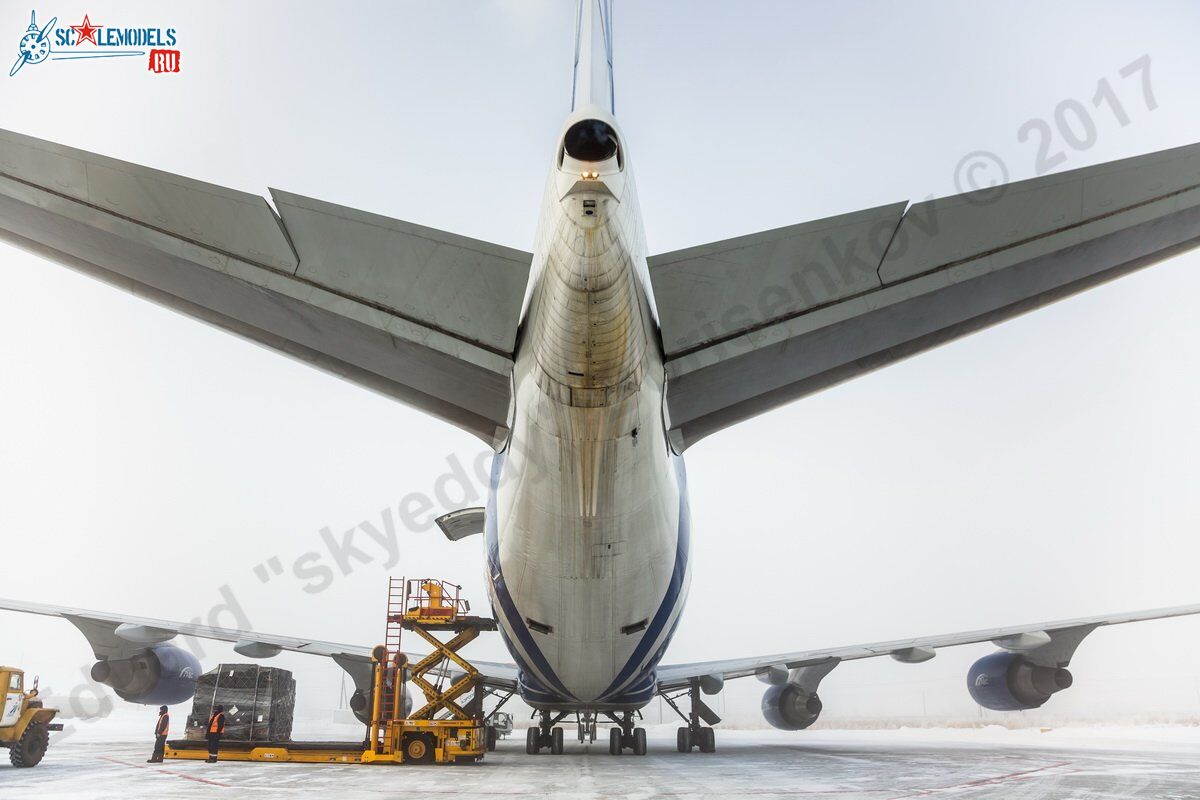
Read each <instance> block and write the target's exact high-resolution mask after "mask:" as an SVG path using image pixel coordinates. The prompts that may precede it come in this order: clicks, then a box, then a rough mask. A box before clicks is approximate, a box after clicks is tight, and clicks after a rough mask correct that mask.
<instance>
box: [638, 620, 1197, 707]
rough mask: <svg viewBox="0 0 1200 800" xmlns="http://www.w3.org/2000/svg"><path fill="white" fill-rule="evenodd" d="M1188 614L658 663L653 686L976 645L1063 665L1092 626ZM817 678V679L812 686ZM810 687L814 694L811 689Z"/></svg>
mask: <svg viewBox="0 0 1200 800" xmlns="http://www.w3.org/2000/svg"><path fill="white" fill-rule="evenodd" d="M1191 614H1200V604H1198V605H1190V606H1176V607H1174V608H1158V609H1154V610H1151V611H1134V612H1131V613H1126V614H1108V615H1104V616H1098V617H1082V618H1080V619H1067V620H1058V621H1056V622H1041V623H1035V624H1031V625H1013V626H1010V627H1007V628H987V629H984V630H978V631H966V632H964V633H950V634H943V635H940V636H918V637H915V638H912V639H897V640H895V641H891V642H875V643H873V644H859V645H852V646H849V647H831V648H828V649H824V650H802V651H799V652H795V653H778V654H775V655H766V656H757V657H752V658H735V659H727V660H724V661H700V662H696V663H693V664H673V665H663V666H659V668H658V671H657V674H658V685H659V688H660V690H663V691H672V690H675V689H682V688H684V687H686V686H688V685H689V684H690V683H691V681H693V680H701V681H704V682H706V683H708V684H709V685H710V686H714V687H715V686H719V685H720V683H721V682H723V681H724V680H729V679H733V678H744V677H747V676H750V675H757V676H759V677H760V678H761V679H762V680H763V681H764V682H767V683H776V684H782V683H785V682H787V681H788V680H792V681H797V680H802V679H803V677H804V670H806V669H808V670H810V671H812V672H816V673H818V674H819V676H820V677H824V675H825V674H827V673H828V671H829V670H832V669H833V667H835V666H837V665H838V664H839V663H841V662H842V661H853V660H856V659H860V658H875V657H877V656H891V657H892V658H894V659H895V660H897V661H900V662H904V663H920V662H922V661H928V660H929V659H931V658H933V657H934V655H935V654H936V652H937V650H938V649H939V648H942V647H954V646H957V645H963V644H978V643H980V642H992V643H993V644H995V645H996V646H997V647H999V648H1001V649H1003V650H1009V651H1012V652H1020V653H1023V654H1024V656H1025V657H1026V658H1027V659H1028V660H1030V661H1031V662H1032V663H1034V664H1037V665H1039V666H1047V667H1065V666H1067V665H1068V664H1069V663H1070V661H1071V657H1072V656H1073V655H1074V653H1075V648H1076V647H1078V646H1079V643H1080V642H1081V641H1082V640H1083V638H1084V637H1085V636H1087V635H1088V634H1089V633H1091V632H1092V631H1093V630H1095V629H1096V628H1099V627H1103V626H1105V625H1122V624H1125V623H1127V622H1142V621H1144V620H1151V619H1166V618H1168V617H1183V616H1188V615H1191ZM820 677H818V678H817V680H818V682H819V680H820ZM813 688H814V690H815V686H814V687H813Z"/></svg>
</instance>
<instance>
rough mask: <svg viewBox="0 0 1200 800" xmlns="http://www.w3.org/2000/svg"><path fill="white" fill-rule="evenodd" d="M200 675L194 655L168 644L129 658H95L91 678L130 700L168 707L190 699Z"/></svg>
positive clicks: (139, 652)
mask: <svg viewBox="0 0 1200 800" xmlns="http://www.w3.org/2000/svg"><path fill="white" fill-rule="evenodd" d="M199 677H200V662H199V661H198V660H197V659H196V657H195V656H194V655H192V654H191V653H189V652H187V651H186V650H180V649H179V648H178V647H172V646H171V645H168V644H160V645H155V646H153V647H148V648H146V649H145V650H140V651H138V652H137V653H135V654H133V655H132V656H130V657H129V658H124V659H109V660H107V661H97V662H96V663H95V664H93V665H92V680H94V681H96V682H97V683H103V684H104V685H105V686H110V687H112V690H113V691H115V692H116V693H117V696H118V697H120V698H121V699H122V700H125V701H127V702H130V703H141V704H142V705H147V706H170V705H175V704H176V703H183V702H185V701H187V700H191V699H192V696H193V695H194V694H195V693H196V679H197V678H199Z"/></svg>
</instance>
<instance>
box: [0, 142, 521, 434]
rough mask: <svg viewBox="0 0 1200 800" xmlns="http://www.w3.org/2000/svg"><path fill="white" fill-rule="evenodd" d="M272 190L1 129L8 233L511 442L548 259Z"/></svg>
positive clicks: (2, 215)
mask: <svg viewBox="0 0 1200 800" xmlns="http://www.w3.org/2000/svg"><path fill="white" fill-rule="evenodd" d="M271 195H272V198H273V199H274V202H275V209H272V207H271V206H270V205H269V204H268V203H267V201H266V200H265V199H264V198H262V197H259V196H257V195H250V194H246V193H244V192H238V191H234V190H232V189H225V188H222V187H220V186H214V185H212V184H207V183H201V182H200V181H195V180H191V179H189V178H184V177H181V176H178V175H172V174H170V173H166V172H160V171H158V170H154V169H149V168H147V167H141V166H138V165H136V164H129V163H126V162H123V161H117V160H116V159H112V158H106V157H104V156H101V155H97V154H95V153H88V152H85V151H83V150H76V149H73V148H70V147H64V146H62V145H58V144H54V143H51V142H46V141H42V140H40V139H34V138H31V137H28V136H22V135H21V134H17V133H11V132H8V131H0V238H2V239H4V240H5V241H8V242H9V243H12V244H15V245H17V246H19V247H22V248H24V249H26V250H29V251H30V252H33V253H35V254H37V255H40V256H43V257H45V258H49V259H52V260H54V261H58V262H60V263H62V264H64V265H66V266H69V267H72V268H74V269H77V270H79V271H81V272H84V273H87V274H89V275H92V276H93V277H96V278H99V279H100V280H103V281H105V282H107V283H110V284H113V285H115V286H117V287H119V288H122V289H125V290H127V291H129V292H132V293H133V294H136V295H139V296H141V297H144V298H146V299H148V300H151V301H153V302H156V303H159V304H161V305H165V306H167V307H169V308H171V309H174V310H176V311H179V312H181V313H184V314H187V315H188V316H191V317H194V318H196V319H200V320H202V321H204V322H207V323H209V324H211V325H215V326H216V327H218V328H221V329H223V330H226V331H229V332H231V333H234V334H237V335H239V336H242V337H245V338H247V339H250V340H252V341H255V342H257V343H259V344H262V345H265V346H267V347H271V348H273V349H275V350H278V351H280V352H282V353H285V354H287V355H289V356H291V357H293V358H296V359H298V360H300V361H303V362H305V363H307V364H310V365H312V366H315V367H318V368H320V369H322V370H325V371H327V372H331V373H334V374H336V375H339V376H341V377H343V378H345V379H347V380H350V381H352V382H354V383H357V384H359V385H362V386H365V387H367V388H370V389H373V390H375V391H378V392H381V393H383V394H386V395H389V396H391V397H394V398H396V399H398V400H400V401H402V402H405V403H407V404H409V405H412V406H415V407H416V408H419V409H421V410H423V411H426V412H428V413H430V414H433V415H434V416H437V417H440V418H441V419H443V420H446V421H448V422H450V423H452V424H454V425H457V426H458V427H460V428H463V429H464V430H467V431H470V432H471V433H473V434H475V435H476V436H478V437H480V438H481V439H483V440H484V441H485V442H487V443H488V444H489V445H491V444H495V443H497V442H498V441H499V440H502V439H503V438H504V436H505V435H506V433H507V426H508V406H509V394H510V371H511V366H512V353H513V349H514V347H515V342H516V334H517V323H518V321H519V319H520V312H521V306H522V303H523V301H524V294H525V285H526V280H527V277H528V272H529V265H530V261H531V259H532V256H531V255H530V254H528V253H523V252H520V251H518V250H512V249H510V248H507V247H501V246H499V245H494V244H489V243H487V242H481V241H477V240H474V239H468V238H465V237H462V236H456V235H454V234H451V233H446V232H444V231H439V230H434V229H432V228H425V227H422V226H419V225H413V224H411V223H408V222H402V221H399V220H394V219H388V218H387V217H382V216H379V215H376V214H369V213H367V212H364V211H356V210H354V209H350V208H344V207H341V206H336V205H333V204H331V203H325V202H321V201H319V200H313V199H311V198H307V197H301V196H300V195H296V194H290V193H288V192H282V191H278V190H275V189H272V190H271ZM276 211H278V213H276Z"/></svg>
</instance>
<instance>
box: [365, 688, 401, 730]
mask: <svg viewBox="0 0 1200 800" xmlns="http://www.w3.org/2000/svg"><path fill="white" fill-rule="evenodd" d="M412 707H413V699H412V691H411V690H409V689H407V688H406V689H405V691H404V714H403V716H405V717H407V716H408V715H409V714H411V713H412ZM350 710H351V711H353V712H354V716H355V717H357V718H358V721H359V722H361V723H362V724H363V725H370V724H371V697H370V695H368V694H367V693H366V692H364V691H363V690H362V689H355V690H354V694H352V695H350Z"/></svg>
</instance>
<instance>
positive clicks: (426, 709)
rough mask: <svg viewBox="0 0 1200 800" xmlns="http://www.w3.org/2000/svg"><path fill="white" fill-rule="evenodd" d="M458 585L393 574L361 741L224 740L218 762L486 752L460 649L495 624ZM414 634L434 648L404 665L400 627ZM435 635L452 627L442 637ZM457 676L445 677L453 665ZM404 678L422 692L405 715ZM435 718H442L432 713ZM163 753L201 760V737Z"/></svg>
mask: <svg viewBox="0 0 1200 800" xmlns="http://www.w3.org/2000/svg"><path fill="white" fill-rule="evenodd" d="M461 592H462V587H461V586H458V585H456V584H452V583H448V582H446V581H441V580H435V579H431V578H419V579H418V578H410V579H404V578H401V579H399V580H397V579H395V578H393V579H391V580H389V582H388V618H387V634H386V637H385V643H384V644H381V645H378V646H377V647H375V649H374V650H373V651H372V652H371V660H372V662H373V665H374V670H375V676H374V682H373V691H372V705H371V709H372V712H371V720H372V721H371V726H370V733H369V735H368V738H367V741H366V743H365V745H366V746H365V747H364V743H349V742H278V743H275V742H244V741H222V742H221V748H220V751H221V753H220V760H222V761H283V762H307V763H322V764H375V763H378V764H402V763H418V764H428V763H438V764H446V763H453V762H470V761H480V760H482V759H483V756H484V753H486V752H487V749H488V747H487V730H486V727H485V724H484V721H483V719H481V718H480V717H479V716H478V715H477V714H472V713H470V712H468V711H467V710H466V709H465V708H463V706H462V704H461V703H460V702H459V699H460V698H462V697H464V696H465V695H466V694H467V693H468V692H471V691H473V690H474V689H475V688H476V687H477V686H478V685H479V680H480V675H479V671H478V670H477V669H475V667H474V666H472V665H471V663H470V662H469V661H467V660H466V659H464V658H463V657H462V656H461V655H459V653H458V651H459V650H461V649H462V648H463V647H465V646H466V645H467V644H468V643H470V642H471V641H472V640H474V639H475V638H476V637H477V636H479V633H480V632H481V631H485V630H495V629H496V621H495V620H494V619H490V618H488V617H477V616H472V615H471V614H470V610H471V606H470V603H468V602H467V601H466V600H464V599H463V598H462V597H461ZM402 630H410V631H414V632H416V633H417V634H418V635H420V636H421V638H422V639H424V640H425V641H426V642H428V643H429V644H430V645H431V646H432V647H433V652H432V653H430V654H429V655H427V656H425V657H424V658H422V659H421V660H420V661H418V662H417V663H416V664H413V665H411V666H409V664H408V661H407V658H406V657H405V655H404V653H403V651H401V649H400V632H401V631H402ZM436 632H452V633H454V636H453V637H451V638H450V639H449V640H447V641H442V640H441V639H439V638H438V637H437V636H435V635H434V634H435V633H436ZM452 665H453V666H457V667H458V669H459V670H461V672H462V674H461V675H460V676H459V677H458V678H457V679H455V680H453V681H451V682H450V684H449V685H448V686H445V688H443V686H444V685H445V682H446V681H447V680H448V679H449V675H450V674H451V667H452ZM406 679H407V680H410V681H412V682H413V683H414V684H416V685H417V687H418V688H420V689H421V691H422V693H424V695H425V704H424V705H423V706H421V707H420V708H419V709H417V710H416V711H415V712H413V713H412V714H409V715H408V716H405V715H404V683H405V680H406ZM439 716H440V717H441V718H440V719H439V718H438V717H439ZM164 755H165V757H167V758H177V759H179V758H181V759H204V758H207V757H208V747H207V743H206V742H203V741H176V742H170V743H168V744H167V747H166V750H165V752H164Z"/></svg>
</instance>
